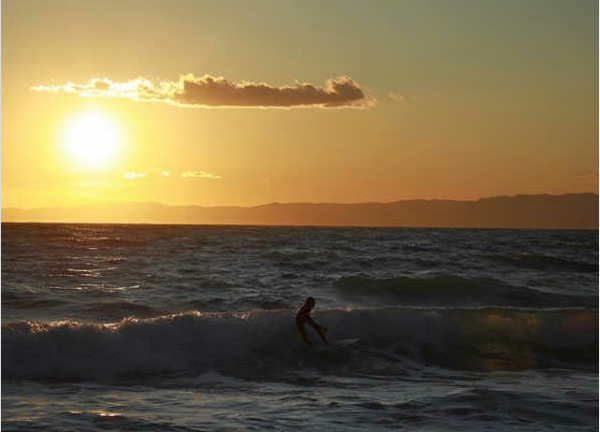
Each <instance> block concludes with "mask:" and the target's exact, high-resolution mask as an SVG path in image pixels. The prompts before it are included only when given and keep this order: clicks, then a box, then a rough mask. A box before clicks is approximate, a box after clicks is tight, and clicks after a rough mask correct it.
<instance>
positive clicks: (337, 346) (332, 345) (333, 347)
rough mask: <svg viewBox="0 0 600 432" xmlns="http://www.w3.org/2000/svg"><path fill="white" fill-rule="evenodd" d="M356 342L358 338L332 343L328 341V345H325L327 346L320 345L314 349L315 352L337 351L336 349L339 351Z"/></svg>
mask: <svg viewBox="0 0 600 432" xmlns="http://www.w3.org/2000/svg"><path fill="white" fill-rule="evenodd" d="M356 342H358V338H356V339H342V340H333V341H329V344H327V345H320V346H318V347H316V348H315V350H317V351H331V350H337V349H341V348H346V347H347V346H350V345H352V344H353V343H356Z"/></svg>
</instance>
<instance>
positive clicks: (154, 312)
mask: <svg viewBox="0 0 600 432" xmlns="http://www.w3.org/2000/svg"><path fill="white" fill-rule="evenodd" d="M307 296H313V297H314V298H315V299H316V302H317V303H316V308H315V311H314V312H313V317H314V319H315V320H316V321H317V322H319V323H321V324H323V325H325V326H326V327H328V328H329V331H328V337H329V338H331V339H334V340H339V339H348V338H359V341H358V342H357V343H355V344H353V345H351V346H348V347H346V348H343V349H340V350H331V351H315V350H309V349H307V348H306V346H305V345H304V344H303V342H302V340H301V338H300V337H299V335H298V333H297V331H296V328H295V322H294V316H295V312H296V310H297V309H298V308H299V307H300V306H301V305H302V303H303V302H304V300H305V299H306V297H307ZM308 334H309V337H310V338H311V340H313V341H314V342H315V343H317V340H318V336H317V335H316V333H315V332H314V331H313V330H312V329H308ZM598 349H599V346H598V231H573V230H483V229H478V230H469V229H408V228H406V229H405V228H393V229H392V228H322V227H320V228H318V227H257V226H184V225H117V224H111V225H100V224H89V225H85V224H12V223H11V224H7V223H4V224H2V429H3V430H7V431H9V430H23V431H30V430H56V431H68V430H73V431H80V430H90V431H96V430H106V429H113V430H149V431H166V430H174V431H197V430H198V431H199V430H262V429H273V430H323V429H329V430H388V429H391V430H398V429H402V428H406V429H421V430H480V429H489V430H531V431H539V430H598Z"/></svg>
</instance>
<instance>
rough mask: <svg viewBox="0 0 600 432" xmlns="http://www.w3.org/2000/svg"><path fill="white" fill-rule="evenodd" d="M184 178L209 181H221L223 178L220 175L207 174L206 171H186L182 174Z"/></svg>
mask: <svg viewBox="0 0 600 432" xmlns="http://www.w3.org/2000/svg"><path fill="white" fill-rule="evenodd" d="M181 177H183V178H208V179H220V178H223V177H221V176H220V175H217V174H213V173H207V172H204V171H185V172H182V173H181Z"/></svg>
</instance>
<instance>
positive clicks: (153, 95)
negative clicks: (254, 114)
mask: <svg viewBox="0 0 600 432" xmlns="http://www.w3.org/2000/svg"><path fill="white" fill-rule="evenodd" d="M31 90H33V91H37V92H51V93H59V92H60V93H72V94H77V95H80V96H82V97H100V98H126V99H133V100H136V101H152V102H165V103H169V104H174V105H178V106H185V107H205V108H206V107H248V108H252V107H256V108H292V107H318V108H343V107H353V108H366V107H371V106H374V105H375V104H376V100H375V99H373V98H369V97H367V96H366V94H365V92H364V91H363V89H362V88H361V86H360V85H359V84H358V83H357V82H356V81H354V80H353V79H352V78H350V77H348V76H340V77H337V78H331V79H328V80H327V81H326V82H325V85H324V86H319V85H314V84H310V83H305V82H299V81H297V82H295V83H294V84H291V85H284V86H280V87H276V86H272V85H270V84H266V83H257V82H249V81H243V82H241V83H235V82H232V81H229V80H227V79H225V78H223V77H212V76H210V75H204V76H202V77H196V76H194V75H193V74H188V75H182V76H180V77H179V80H178V81H154V82H153V81H150V80H148V79H146V78H143V77H139V78H136V79H133V80H130V81H127V82H123V83H118V82H113V81H111V80H110V79H108V78H92V79H91V80H90V81H89V82H88V83H85V84H76V83H72V82H67V83H66V84H61V85H37V86H33V87H31Z"/></svg>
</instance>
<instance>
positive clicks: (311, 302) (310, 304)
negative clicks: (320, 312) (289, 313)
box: [296, 297, 329, 348]
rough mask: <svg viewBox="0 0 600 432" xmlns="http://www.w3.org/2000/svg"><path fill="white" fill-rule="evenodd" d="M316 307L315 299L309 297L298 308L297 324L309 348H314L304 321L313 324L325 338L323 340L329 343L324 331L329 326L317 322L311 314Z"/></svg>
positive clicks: (322, 337)
mask: <svg viewBox="0 0 600 432" xmlns="http://www.w3.org/2000/svg"><path fill="white" fill-rule="evenodd" d="M314 307H315V299H314V298H312V297H308V298H307V299H306V301H305V302H304V304H303V305H302V307H301V308H300V309H299V310H298V313H296V326H297V327H298V331H299V332H300V335H301V336H302V339H303V340H304V342H305V343H306V345H308V347H309V348H312V343H310V340H308V337H307V336H306V332H305V331H304V323H307V324H310V325H311V326H313V327H314V329H315V330H316V331H317V333H319V336H321V339H323V342H325V343H327V344H328V343H329V342H328V341H327V339H325V334H324V332H326V331H327V327H323V326H322V325H319V324H317V323H316V322H315V321H314V320H313V319H312V318H311V316H310V312H311V311H312V309H313V308H314Z"/></svg>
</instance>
